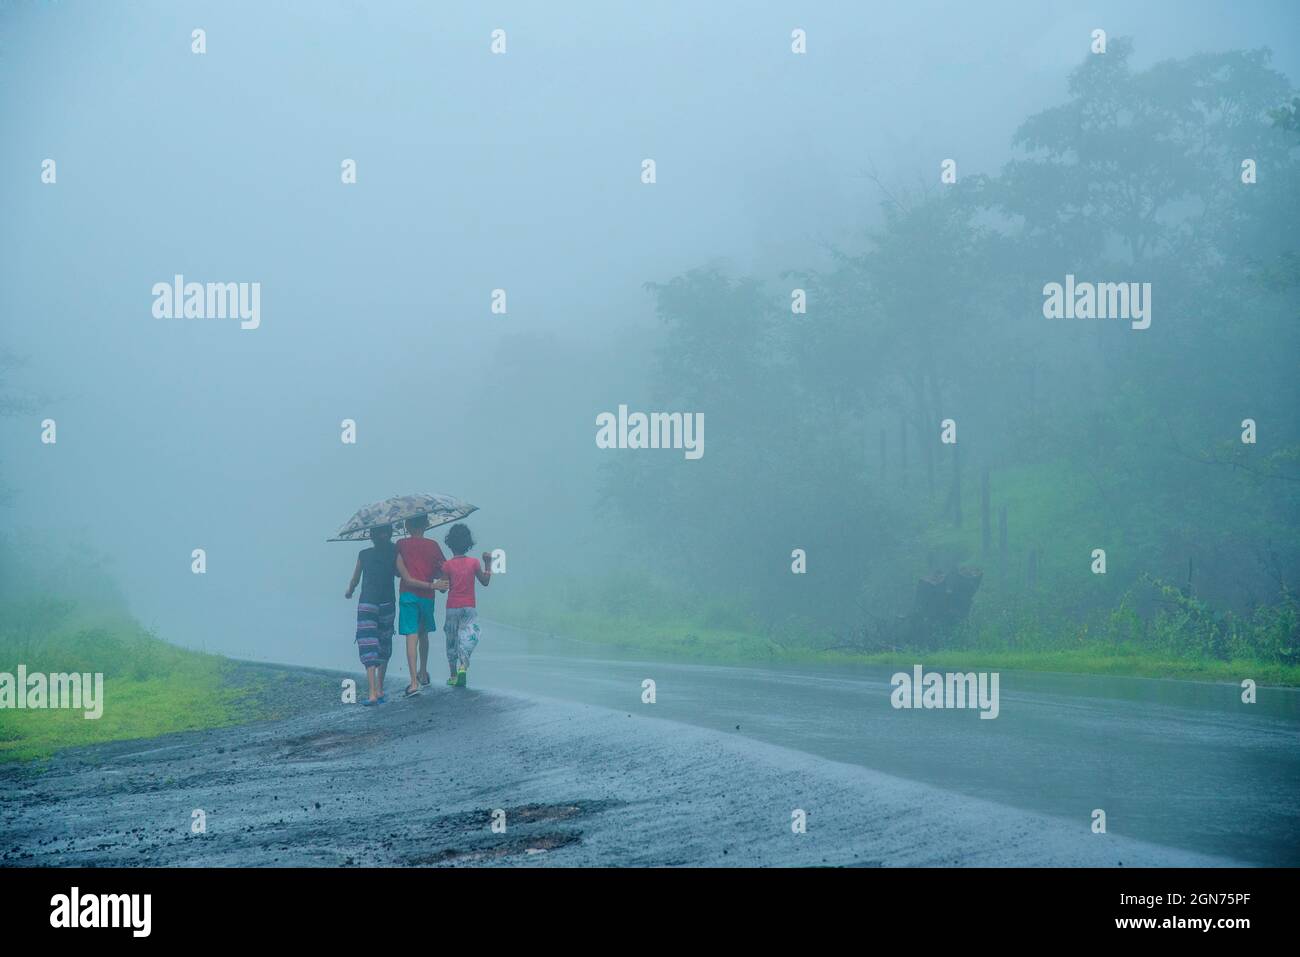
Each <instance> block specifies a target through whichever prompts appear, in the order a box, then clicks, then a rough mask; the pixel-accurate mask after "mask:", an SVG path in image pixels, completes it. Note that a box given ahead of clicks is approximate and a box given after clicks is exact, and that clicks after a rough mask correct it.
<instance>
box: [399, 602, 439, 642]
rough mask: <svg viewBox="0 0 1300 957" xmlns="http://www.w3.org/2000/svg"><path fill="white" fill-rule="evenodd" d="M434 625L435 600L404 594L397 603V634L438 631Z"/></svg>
mask: <svg viewBox="0 0 1300 957" xmlns="http://www.w3.org/2000/svg"><path fill="white" fill-rule="evenodd" d="M437 630H438V626H437V625H435V624H434V623H433V599H432V598H425V597H424V596H423V595H412V594H411V593H410V592H402V596H401V599H400V600H399V601H398V603H397V633H398V634H399V635H414V634H417V633H418V632H421V631H437Z"/></svg>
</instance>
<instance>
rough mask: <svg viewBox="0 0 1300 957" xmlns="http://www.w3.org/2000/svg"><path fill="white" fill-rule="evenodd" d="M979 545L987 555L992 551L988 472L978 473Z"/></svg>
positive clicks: (985, 468) (986, 468)
mask: <svg viewBox="0 0 1300 957" xmlns="http://www.w3.org/2000/svg"><path fill="white" fill-rule="evenodd" d="M980 544H981V545H982V546H983V552H984V554H985V555H987V554H988V553H989V552H990V551H992V549H993V521H992V518H991V516H990V515H989V470H988V466H985V467H984V471H983V472H981V473H980Z"/></svg>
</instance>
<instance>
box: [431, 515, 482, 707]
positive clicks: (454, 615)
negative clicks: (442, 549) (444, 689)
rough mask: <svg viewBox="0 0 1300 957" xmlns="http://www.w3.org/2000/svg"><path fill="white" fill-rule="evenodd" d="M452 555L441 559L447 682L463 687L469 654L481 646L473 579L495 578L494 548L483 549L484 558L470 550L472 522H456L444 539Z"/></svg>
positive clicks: (466, 680)
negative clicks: (444, 601)
mask: <svg viewBox="0 0 1300 957" xmlns="http://www.w3.org/2000/svg"><path fill="white" fill-rule="evenodd" d="M444 541H446V543H447V547H448V548H450V549H451V553H452V557H451V558H448V559H447V560H446V561H444V562H443V563H442V577H443V578H444V579H445V580H446V581H447V585H448V590H447V610H446V612H444V613H443V623H442V630H443V632H444V633H445V634H446V636H447V667H448V668H449V669H450V671H451V677H450V678H448V679H447V684H449V685H451V686H452V687H455V688H464V687H465V685H466V684H467V683H468V680H469V675H468V672H469V658H470V655H472V654H474V649H475V648H477V647H478V640H479V627H478V608H477V607H475V601H474V582H475V580H477V581H478V582H479V583H480V584H481V585H482V586H483V587H484V588H486V587H487V586H488V582H490V581H491V580H492V571H491V569H490V568H489V567H488V563H489V562H490V561H491V560H492V553H491V552H484V553H483V561H482V562H480V561H479V560H478V559H477V558H474V557H473V556H472V555H469V554H467V553H468V552H469V550H470V549H471V548H473V547H474V536H473V535H471V534H470V531H469V526H467V525H464V524H462V523H460V522H457V523H456V524H455V525H453V526H452V527H451V530H450V531H448V532H447V537H446V538H445V539H444Z"/></svg>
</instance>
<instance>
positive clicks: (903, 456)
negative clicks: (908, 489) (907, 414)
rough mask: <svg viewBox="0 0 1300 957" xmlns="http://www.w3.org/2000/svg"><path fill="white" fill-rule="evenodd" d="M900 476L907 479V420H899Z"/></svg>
mask: <svg viewBox="0 0 1300 957" xmlns="http://www.w3.org/2000/svg"><path fill="white" fill-rule="evenodd" d="M898 477H899V478H900V479H901V480H902V481H903V482H906V481H907V420H906V419H899V421H898Z"/></svg>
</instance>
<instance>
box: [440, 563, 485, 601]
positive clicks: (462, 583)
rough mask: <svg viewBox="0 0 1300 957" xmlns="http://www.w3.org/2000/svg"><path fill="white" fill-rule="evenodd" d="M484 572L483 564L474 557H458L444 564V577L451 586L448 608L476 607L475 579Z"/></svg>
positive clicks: (448, 595)
mask: <svg viewBox="0 0 1300 957" xmlns="http://www.w3.org/2000/svg"><path fill="white" fill-rule="evenodd" d="M482 571H483V565H482V563H481V562H479V560H478V559H477V558H475V557H474V556H473V555H456V556H454V557H452V558H448V559H446V560H445V561H444V562H443V563H442V577H443V578H445V579H447V583H448V585H449V586H450V587H449V588H448V590H447V607H448V608H473V607H475V604H476V602H475V596H474V579H475V578H476V577H478V575H479V573H480V572H482Z"/></svg>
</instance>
